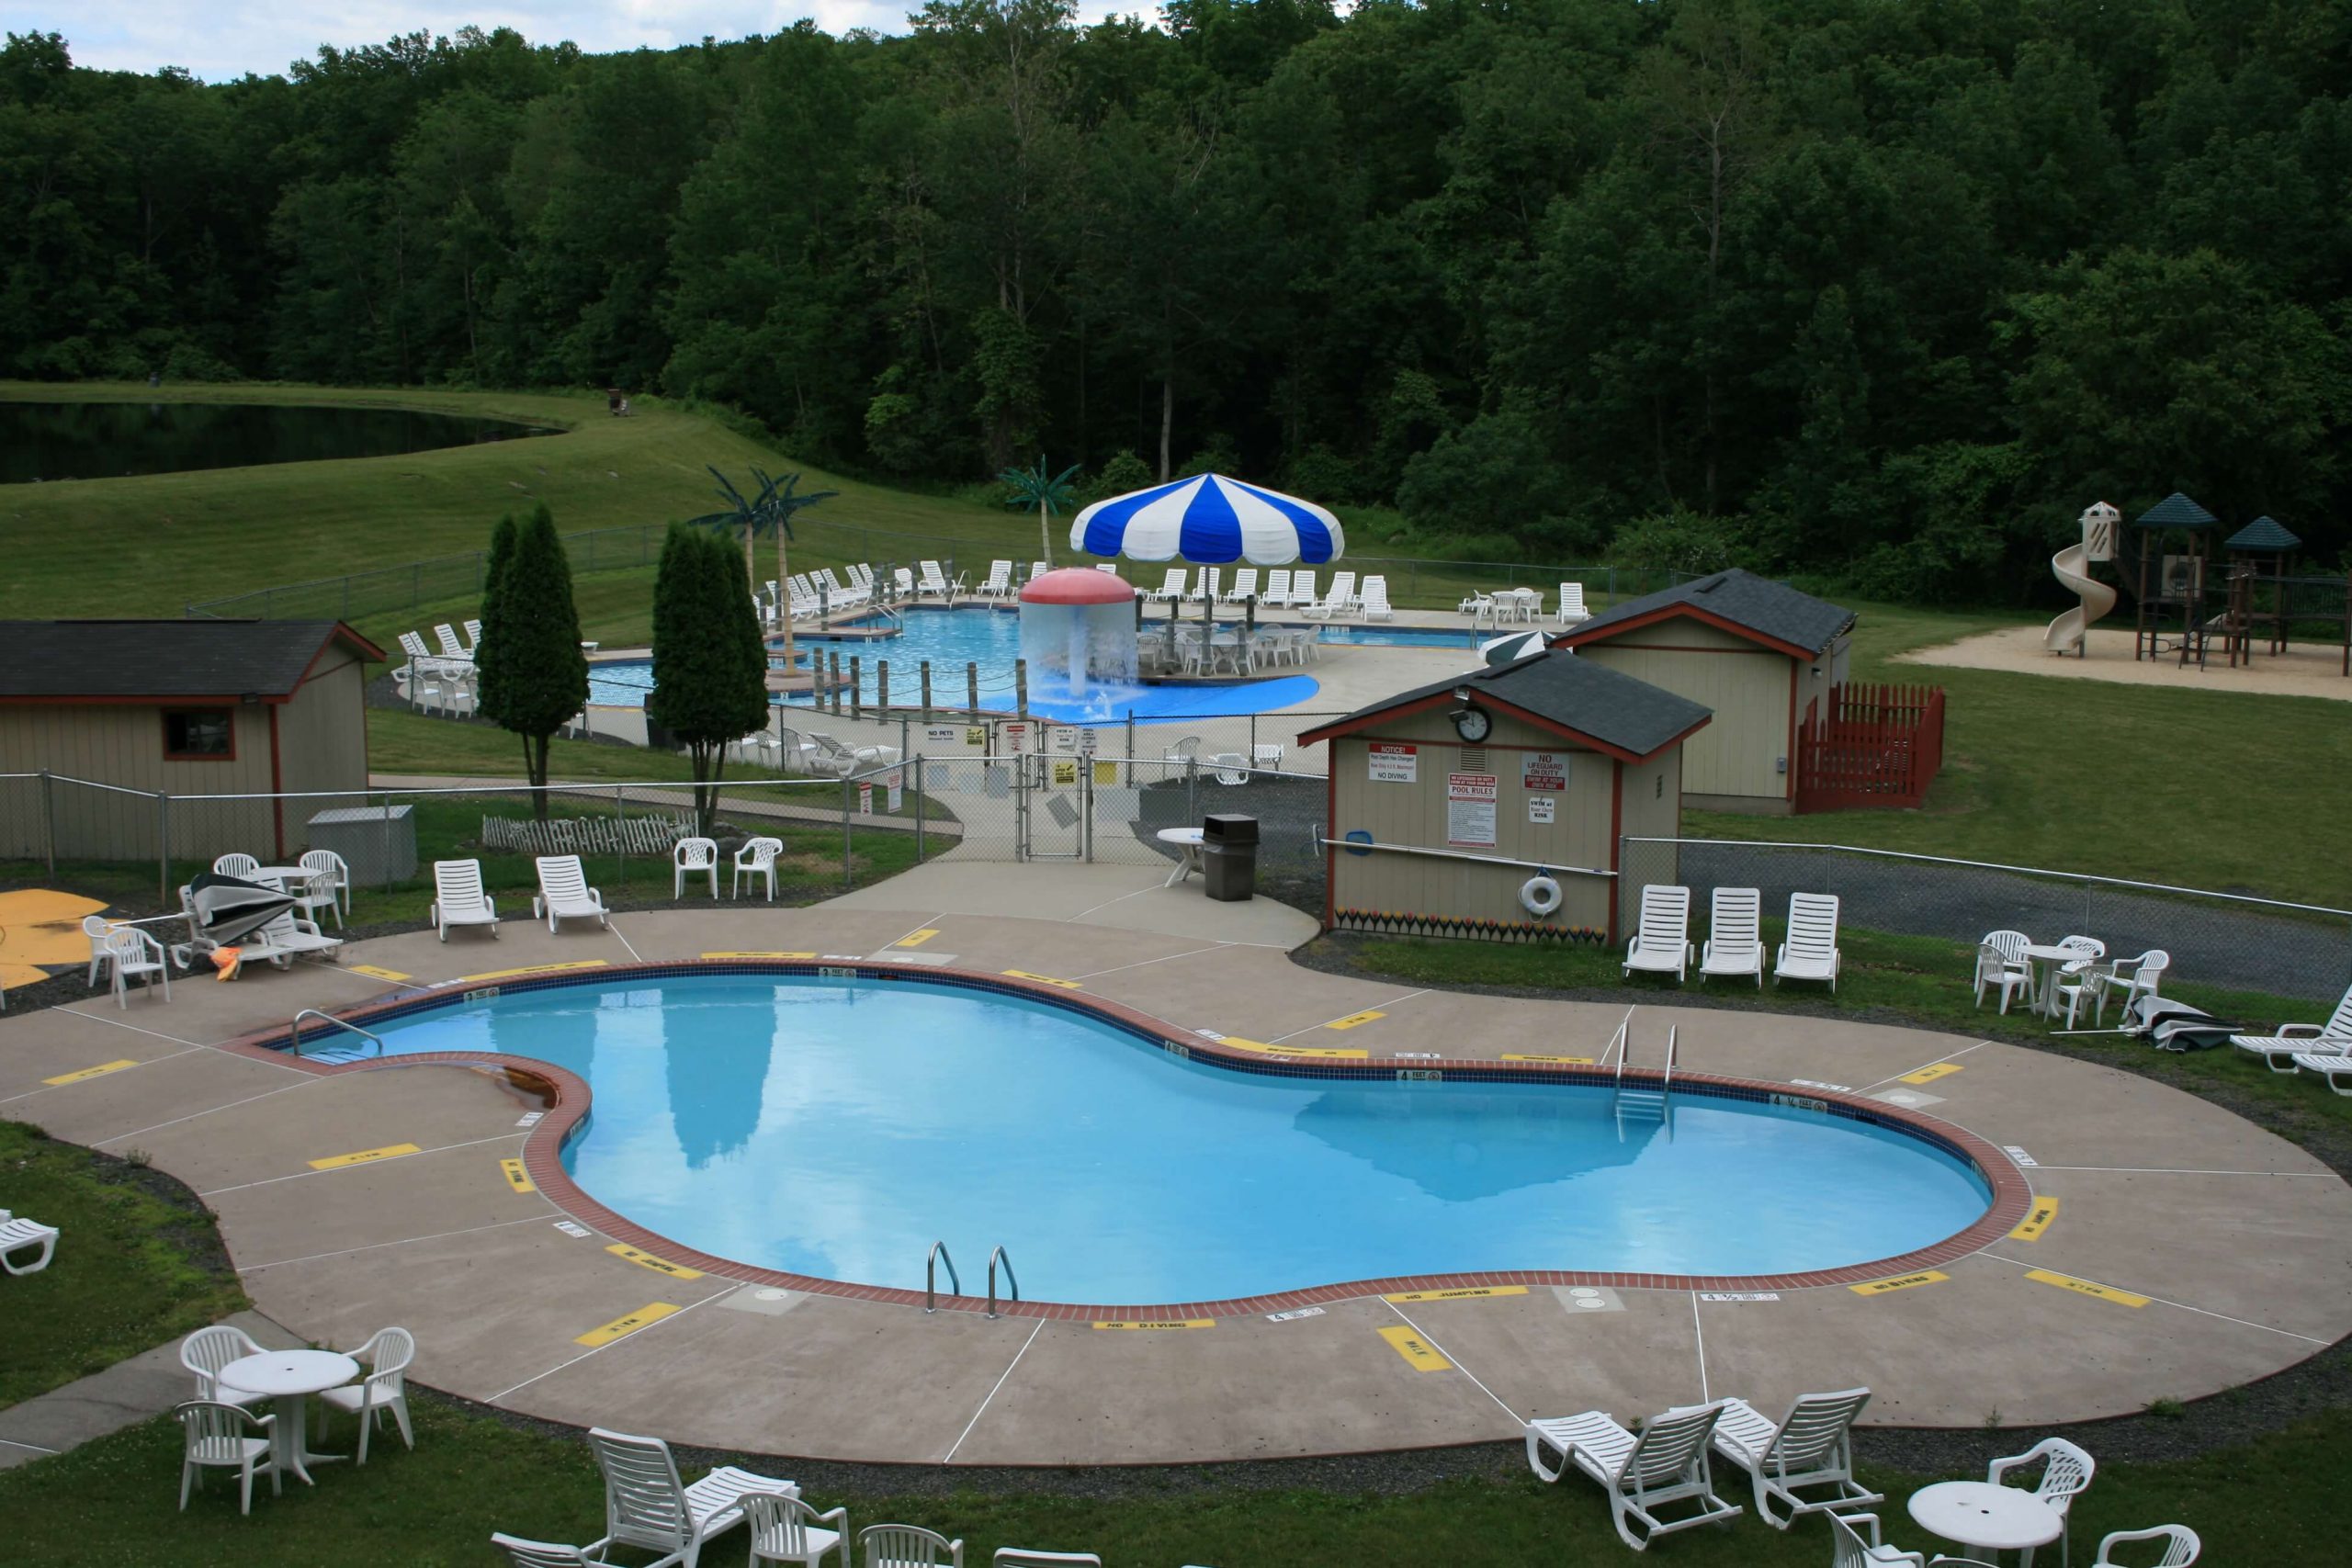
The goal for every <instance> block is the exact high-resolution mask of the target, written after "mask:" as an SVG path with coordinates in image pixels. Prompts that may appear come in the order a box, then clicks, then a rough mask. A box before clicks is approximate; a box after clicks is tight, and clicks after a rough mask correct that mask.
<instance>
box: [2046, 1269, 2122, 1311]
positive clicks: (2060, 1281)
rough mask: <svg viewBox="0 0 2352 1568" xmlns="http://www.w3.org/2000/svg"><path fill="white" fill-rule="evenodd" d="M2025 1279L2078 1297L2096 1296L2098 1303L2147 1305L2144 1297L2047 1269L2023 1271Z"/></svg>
mask: <svg viewBox="0 0 2352 1568" xmlns="http://www.w3.org/2000/svg"><path fill="white" fill-rule="evenodd" d="M2025 1277H2026V1278H2027V1279H2029V1280H2039V1281H2041V1283H2042V1284H2045V1285H2055V1286H2057V1287H2058V1288H2059V1289H2060V1290H2062V1291H2072V1292H2075V1294H2076V1295H2078V1296H2097V1297H2098V1299H2099V1300H2100V1301H2103V1302H2113V1303H2116V1304H2117V1305H2118V1306H2128V1307H2143V1306H2146V1305H2147V1304H2148V1298H2147V1297H2145V1296H2135V1295H2133V1294H2132V1293H2131V1292H2129V1291H2119V1290H2117V1289H2116V1288H2115V1287H2114V1286H2112V1285H2101V1284H2096V1283H2094V1282H2093V1281H2091V1280H2077V1279H2075V1277H2074V1276H2073V1275H2072V1274H2053V1273H2052V1272H2051V1271H2050V1270H2049V1269H2027V1270H2026V1271H2025Z"/></svg>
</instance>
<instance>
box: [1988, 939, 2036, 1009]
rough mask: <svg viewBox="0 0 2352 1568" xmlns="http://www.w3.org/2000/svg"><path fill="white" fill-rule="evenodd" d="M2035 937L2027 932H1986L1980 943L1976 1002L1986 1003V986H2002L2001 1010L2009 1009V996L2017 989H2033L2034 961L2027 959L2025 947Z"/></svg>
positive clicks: (2031, 943) (2028, 945)
mask: <svg viewBox="0 0 2352 1568" xmlns="http://www.w3.org/2000/svg"><path fill="white" fill-rule="evenodd" d="M2031 945H2033V939H2032V938H2031V937H2029V936H2027V935H2026V934H2025V932H2023V931H1986V932H1985V936H1984V940H1983V941H1981V942H1978V943H1977V944H1976V1005H1977V1006H1978V1007H1980V1008H1981V1007H1983V1006H1984V1005H1985V987H1987V986H1998V987H2000V988H2001V1010H2002V1011H2003V1012H2007V1011H2008V1010H2009V995H2010V993H2011V992H2013V991H2030V990H2031V989H2032V988H2033V964H2031V963H2030V961H2029V960H2028V959H2027V958H2026V955H2025V950H2026V949H2027V948H2028V947H2030V946H2031Z"/></svg>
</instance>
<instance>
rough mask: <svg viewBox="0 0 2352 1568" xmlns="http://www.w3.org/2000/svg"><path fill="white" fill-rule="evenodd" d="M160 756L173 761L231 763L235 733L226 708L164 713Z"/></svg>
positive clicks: (235, 738)
mask: <svg viewBox="0 0 2352 1568" xmlns="http://www.w3.org/2000/svg"><path fill="white" fill-rule="evenodd" d="M236 755H237V732H236V727H235V725H234V723H233V722H232V715H231V713H230V710H228V709H227V708H166V709H164V756H166V757H169V758H173V759H175V760H177V759H193V760H198V761H223V762H226V761H234V760H235V758H236Z"/></svg>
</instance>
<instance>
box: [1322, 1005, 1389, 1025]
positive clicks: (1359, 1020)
mask: <svg viewBox="0 0 2352 1568" xmlns="http://www.w3.org/2000/svg"><path fill="white" fill-rule="evenodd" d="M1387 1016H1388V1015H1387V1014H1386V1013H1385V1012H1381V1011H1379V1010H1376V1009H1373V1010H1365V1011H1363V1012H1351V1013H1350V1014H1348V1016H1347V1017H1345V1018H1335V1019H1333V1020H1332V1021H1330V1022H1329V1023H1327V1024H1325V1025H1324V1026H1323V1027H1324V1028H1326V1029H1354V1028H1356V1027H1358V1026H1359V1025H1361V1024H1366V1023H1370V1022H1371V1021H1373V1020H1374V1019H1375V1018H1386V1017H1387Z"/></svg>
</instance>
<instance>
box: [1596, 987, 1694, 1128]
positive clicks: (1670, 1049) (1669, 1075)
mask: <svg viewBox="0 0 2352 1568" xmlns="http://www.w3.org/2000/svg"><path fill="white" fill-rule="evenodd" d="M1626 1020H1627V1022H1631V1021H1632V1014H1630V1013H1628V1014H1627V1015H1626ZM1618 1034H1619V1036H1620V1038H1619V1041H1618V1052H1617V1077H1616V1086H1615V1090H1614V1094H1613V1097H1612V1109H1614V1110H1615V1111H1616V1112H1617V1119H1618V1120H1619V1121H1621V1122H1622V1121H1624V1120H1625V1119H1627V1118H1628V1117H1631V1118H1633V1119H1634V1120H1637V1121H1638V1120H1645V1119H1647V1120H1654V1121H1657V1122H1664V1121H1665V1120H1666V1119H1667V1113H1668V1111H1669V1110H1671V1109H1672V1104H1673V1097H1674V1057H1675V1052H1676V1050H1677V1048H1678V1046H1679V1035H1680V1026H1679V1024H1678V1025H1669V1026H1668V1029H1667V1032H1666V1071H1665V1072H1664V1073H1663V1074H1662V1075H1660V1077H1659V1078H1658V1082H1657V1088H1656V1089H1650V1088H1647V1087H1646V1086H1645V1085H1644V1084H1643V1083H1642V1081H1641V1080H1640V1079H1639V1078H1636V1079H1634V1083H1633V1084H1632V1086H1631V1087H1628V1086H1627V1085H1626V1082H1625V1058H1626V1057H1627V1056H1628V1055H1632V1051H1631V1049H1630V1047H1631V1045H1632V1043H1633V1041H1632V1036H1631V1034H1630V1033H1628V1032H1627V1031H1626V1028H1625V1025H1624V1024H1620V1025H1618Z"/></svg>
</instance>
